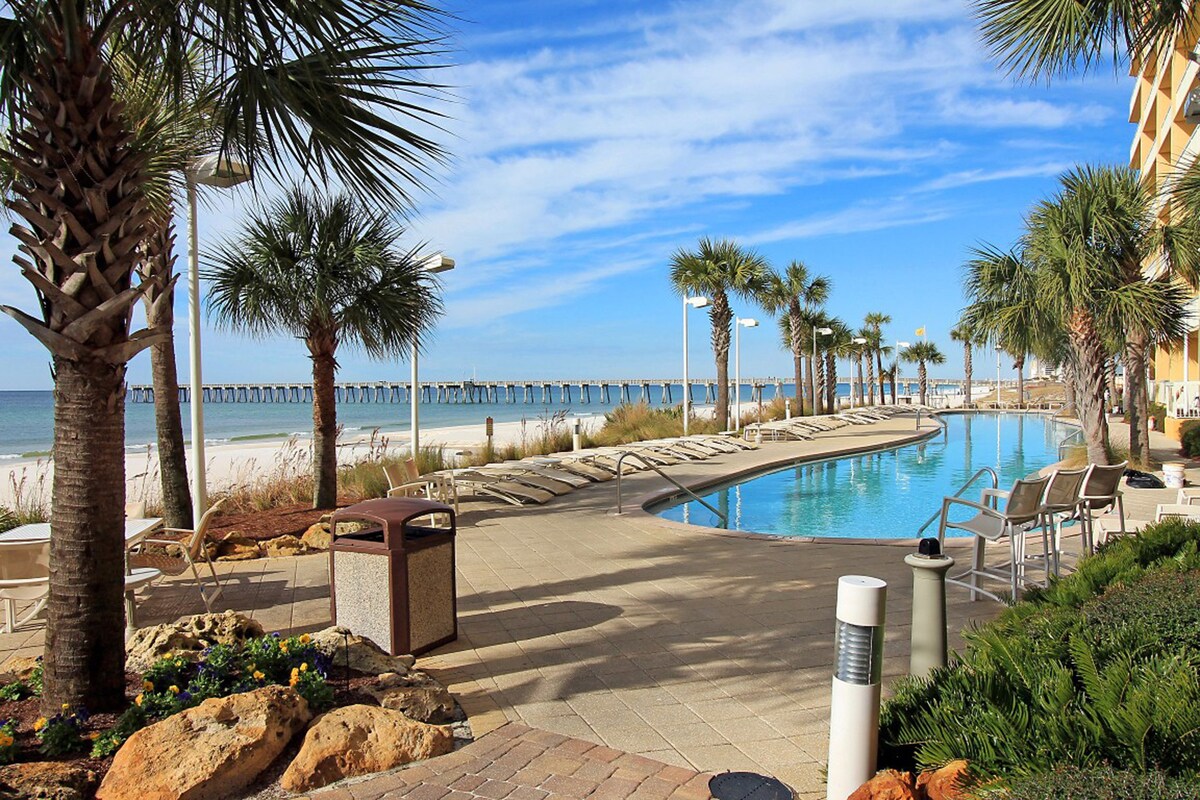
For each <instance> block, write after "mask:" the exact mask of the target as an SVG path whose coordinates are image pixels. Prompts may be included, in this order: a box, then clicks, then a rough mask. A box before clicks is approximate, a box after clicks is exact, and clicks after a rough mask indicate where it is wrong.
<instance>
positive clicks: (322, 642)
mask: <svg viewBox="0 0 1200 800" xmlns="http://www.w3.org/2000/svg"><path fill="white" fill-rule="evenodd" d="M312 643H313V645H315V646H316V648H317V649H318V650H320V651H321V652H322V653H324V654H325V655H327V656H329V658H330V662H331V663H332V664H333V666H334V667H335V668H337V667H344V666H346V664H347V662H348V663H349V666H350V669H354V670H358V671H359V672H365V673H367V674H369V675H382V674H383V673H385V672H397V673H400V674H401V675H403V674H405V673H406V672H408V670H409V669H410V668H411V667H412V665H413V664H414V663H416V659H415V658H413V657H412V656H407V655H406V656H393V655H390V654H389V653H388V652H387V651H385V650H384V649H383V648H382V647H380V646H379V645H377V644H375V643H374V642H372V641H371V640H370V639H368V638H366V637H364V636H358V635H356V634H353V633H351V632H350V631H349V629H347V628H343V627H341V626H336V627H329V628H325V629H324V630H321V631H317V632H316V633H314V634H312Z"/></svg>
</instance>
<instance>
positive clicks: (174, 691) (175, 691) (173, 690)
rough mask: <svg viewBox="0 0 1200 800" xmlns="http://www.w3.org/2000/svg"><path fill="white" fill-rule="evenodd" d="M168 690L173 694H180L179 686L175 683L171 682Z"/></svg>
mask: <svg viewBox="0 0 1200 800" xmlns="http://www.w3.org/2000/svg"><path fill="white" fill-rule="evenodd" d="M167 691H168V692H170V693H171V694H179V687H178V686H176V685H175V684H171V685H170V686H168V687H167Z"/></svg>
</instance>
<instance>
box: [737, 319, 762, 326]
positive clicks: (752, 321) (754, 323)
mask: <svg viewBox="0 0 1200 800" xmlns="http://www.w3.org/2000/svg"><path fill="white" fill-rule="evenodd" d="M737 323H738V325H741V326H742V327H744V328H757V327H758V320H756V319H747V318H743V319H739V320H738V321H737Z"/></svg>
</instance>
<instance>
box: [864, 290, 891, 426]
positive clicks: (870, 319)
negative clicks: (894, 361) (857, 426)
mask: <svg viewBox="0 0 1200 800" xmlns="http://www.w3.org/2000/svg"><path fill="white" fill-rule="evenodd" d="M891 321H892V317H891V315H890V314H884V313H883V312H882V311H871V312H869V313H868V314H867V315H866V316H865V317H864V318H863V323H864V324H865V325H866V326H867V327H868V328H869V329H870V330H871V334H872V335H871V336H869V337H868V342H869V343H870V346H871V347H872V349H873V350H874V351H875V371H876V372H877V373H879V404H880V405H883V357H884V356H886V355H891V350H892V348H891V347H888V346H886V345H884V343H883V326H884V325H887V324H889V323H890V322H891ZM895 404H896V397H895V395H892V405H895Z"/></svg>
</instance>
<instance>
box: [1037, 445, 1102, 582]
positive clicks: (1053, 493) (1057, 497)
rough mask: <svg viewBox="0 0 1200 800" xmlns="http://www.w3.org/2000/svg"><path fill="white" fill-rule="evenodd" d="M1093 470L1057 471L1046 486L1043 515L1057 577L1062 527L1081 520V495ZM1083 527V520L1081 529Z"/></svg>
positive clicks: (1088, 468) (1051, 475) (1085, 468)
mask: <svg viewBox="0 0 1200 800" xmlns="http://www.w3.org/2000/svg"><path fill="white" fill-rule="evenodd" d="M1091 470H1092V468H1091V467H1083V468H1081V469H1060V470H1055V471H1054V472H1052V473H1051V474H1050V482H1049V483H1048V484H1046V496H1045V498H1043V505H1044V506H1045V510H1044V511H1043V513H1044V514H1045V516H1046V523H1047V524H1048V525H1049V526H1050V532H1051V543H1052V545H1053V546H1052V547H1051V549H1050V554H1051V556H1052V557H1053V559H1054V574H1055V575H1058V574H1059V566H1060V565H1059V557H1060V555H1061V554H1062V526H1063V524H1064V523H1065V522H1067V521H1068V520H1071V519H1076V518H1081V516H1082V515H1081V506H1082V504H1083V500H1082V499H1081V498H1080V495H1081V494H1082V491H1083V486H1084V484H1085V483H1086V482H1087V478H1088V475H1089V474H1090V473H1091ZM1082 525H1083V522H1082V519H1081V520H1080V527H1081V529H1082ZM1081 535H1082V534H1081Z"/></svg>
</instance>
